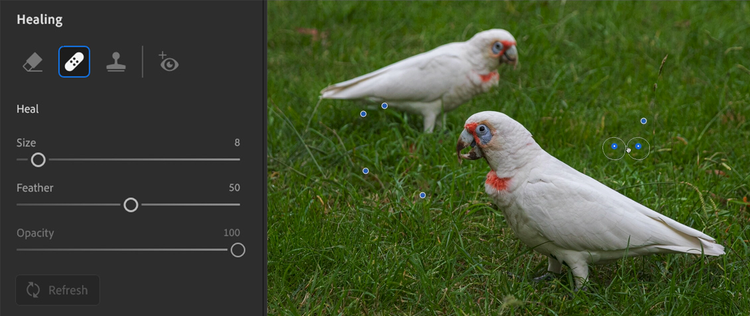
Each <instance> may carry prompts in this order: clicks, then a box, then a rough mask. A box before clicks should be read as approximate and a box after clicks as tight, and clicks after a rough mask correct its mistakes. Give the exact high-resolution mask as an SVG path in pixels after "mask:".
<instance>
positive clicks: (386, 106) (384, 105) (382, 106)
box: [380, 102, 388, 110]
mask: <svg viewBox="0 0 750 316" xmlns="http://www.w3.org/2000/svg"><path fill="white" fill-rule="evenodd" d="M380 107H381V108H383V110H385V109H387V108H388V103H385V102H383V104H381V105H380Z"/></svg>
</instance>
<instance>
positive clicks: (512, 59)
mask: <svg viewBox="0 0 750 316" xmlns="http://www.w3.org/2000/svg"><path fill="white" fill-rule="evenodd" d="M517 62H518V51H517V50H516V39H515V38H513V35H511V34H510V33H508V31H506V30H502V29H492V30H487V31H483V32H479V33H477V34H476V35H474V37H472V38H471V39H469V40H468V41H466V42H460V43H458V42H457V43H450V44H445V45H443V46H440V47H438V48H435V49H433V50H431V51H428V52H425V53H421V54H419V55H415V56H412V57H409V58H407V59H404V60H402V61H399V62H397V63H395V64H391V65H389V66H386V67H384V68H381V69H378V70H376V71H373V72H371V73H369V74H366V75H363V76H359V77H357V78H354V79H351V80H347V81H344V82H340V83H337V84H334V85H332V86H328V87H327V88H325V89H323V90H322V91H320V97H321V98H322V99H349V100H352V99H357V100H365V101H369V102H377V103H380V102H387V103H388V106H389V107H392V108H395V109H398V110H402V111H406V112H409V113H413V114H419V115H422V116H423V117H424V131H425V132H428V133H431V132H432V131H433V128H434V127H435V121H436V119H437V116H438V115H439V114H442V113H445V112H448V111H451V110H453V109H455V108H457V107H458V106H459V105H461V104H463V103H465V102H466V101H469V100H470V99H471V98H472V97H474V96H475V95H478V94H480V93H484V92H487V91H489V90H490V88H492V87H494V86H497V84H498V82H499V80H500V75H499V74H498V73H497V68H498V67H499V65H500V64H503V63H505V64H511V65H515V64H516V63H517Z"/></svg>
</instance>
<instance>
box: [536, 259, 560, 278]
mask: <svg viewBox="0 0 750 316" xmlns="http://www.w3.org/2000/svg"><path fill="white" fill-rule="evenodd" d="M561 269H562V265H561V264H560V261H557V259H555V258H552V256H547V273H545V274H544V275H542V276H540V277H536V278H534V282H541V281H549V280H552V279H554V278H555V275H556V274H560V272H561Z"/></svg>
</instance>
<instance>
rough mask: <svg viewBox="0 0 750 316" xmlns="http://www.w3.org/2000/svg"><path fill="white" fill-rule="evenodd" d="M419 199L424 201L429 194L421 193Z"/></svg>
mask: <svg viewBox="0 0 750 316" xmlns="http://www.w3.org/2000/svg"><path fill="white" fill-rule="evenodd" d="M419 197H420V198H423V199H424V198H426V197H427V194H426V193H424V192H421V193H419Z"/></svg>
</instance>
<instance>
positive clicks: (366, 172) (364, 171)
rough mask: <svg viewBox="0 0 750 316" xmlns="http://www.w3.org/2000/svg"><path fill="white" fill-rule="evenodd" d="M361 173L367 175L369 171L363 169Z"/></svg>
mask: <svg viewBox="0 0 750 316" xmlns="http://www.w3.org/2000/svg"><path fill="white" fill-rule="evenodd" d="M362 173H364V174H368V173H370V169H367V168H364V169H362Z"/></svg>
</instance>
